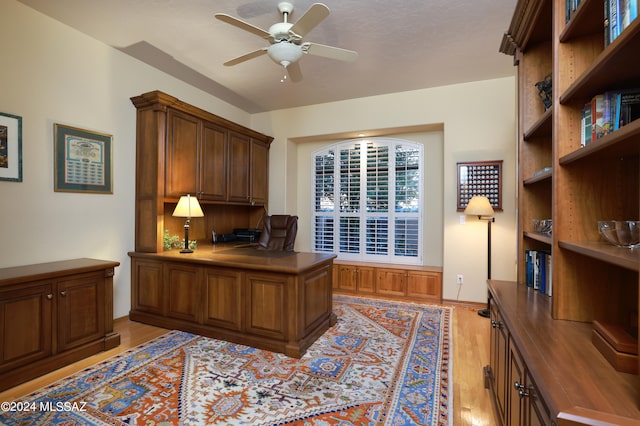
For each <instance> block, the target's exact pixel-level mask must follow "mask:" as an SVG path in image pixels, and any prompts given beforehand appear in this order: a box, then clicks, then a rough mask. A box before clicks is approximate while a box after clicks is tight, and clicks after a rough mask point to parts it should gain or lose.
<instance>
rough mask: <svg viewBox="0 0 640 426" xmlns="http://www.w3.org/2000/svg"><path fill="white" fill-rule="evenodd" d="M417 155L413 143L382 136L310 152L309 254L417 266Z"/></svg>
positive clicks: (419, 160)
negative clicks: (313, 252) (315, 253)
mask: <svg viewBox="0 0 640 426" xmlns="http://www.w3.org/2000/svg"><path fill="white" fill-rule="evenodd" d="M422 152H423V148H422V145H421V144H419V143H415V142H411V141H407V140H399V139H384V138H380V139H373V140H372V139H368V140H352V141H346V142H341V143H338V144H334V145H331V146H329V147H325V148H323V149H321V150H319V151H316V152H314V153H313V184H314V188H313V204H314V208H313V221H312V238H313V241H312V247H313V250H314V251H315V252H327V253H336V254H337V255H338V257H339V258H340V259H345V260H347V259H350V260H366V261H378V262H388V263H413V264H420V263H421V261H422V232H421V229H422V223H421V221H422V201H421V200H422V191H423V188H422V186H423V185H422V178H421V176H422V168H423V154H422Z"/></svg>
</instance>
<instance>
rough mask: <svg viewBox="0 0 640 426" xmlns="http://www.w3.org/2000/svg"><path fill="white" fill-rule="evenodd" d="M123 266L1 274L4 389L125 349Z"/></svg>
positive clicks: (85, 264)
mask: <svg viewBox="0 0 640 426" xmlns="http://www.w3.org/2000/svg"><path fill="white" fill-rule="evenodd" d="M118 265H119V263H118V262H109V261H102V260H93V259H76V260H69V261H61V262H51V263H43V264H38V265H29V266H21V267H13V268H4V269H0V375H1V376H2V380H1V381H0V389H7V388H9V387H12V386H15V385H16V384H19V383H22V382H26V381H27V380H30V379H32V378H34V377H37V376H39V375H42V374H44V373H47V372H49V371H52V370H55V369H57V368H60V367H62V366H63V365H66V364H70V363H72V362H75V361H78V360H80V359H82V358H85V357H87V356H89V355H93V354H95V353H98V352H100V351H103V350H107V349H111V348H114V347H116V346H118V345H119V344H120V335H119V334H117V333H114V332H113V274H114V268H115V267H116V266H118Z"/></svg>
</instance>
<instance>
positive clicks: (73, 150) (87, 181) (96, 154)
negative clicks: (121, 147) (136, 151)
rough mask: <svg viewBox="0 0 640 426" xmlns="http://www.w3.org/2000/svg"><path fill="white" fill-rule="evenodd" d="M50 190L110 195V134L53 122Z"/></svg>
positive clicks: (111, 190) (111, 192)
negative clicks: (52, 161)
mask: <svg viewBox="0 0 640 426" xmlns="http://www.w3.org/2000/svg"><path fill="white" fill-rule="evenodd" d="M53 133H54V145H55V146H54V168H53V170H54V171H53V173H54V190H55V191H56V192H92V193H101V194H113V188H112V164H111V140H112V136H111V135H107V134H104V133H97V132H93V131H90V130H83V129H78V128H76V127H69V126H65V125H62V124H54V132H53Z"/></svg>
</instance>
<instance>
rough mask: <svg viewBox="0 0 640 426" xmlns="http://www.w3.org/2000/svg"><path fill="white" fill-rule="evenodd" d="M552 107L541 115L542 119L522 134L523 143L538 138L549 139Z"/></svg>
mask: <svg viewBox="0 0 640 426" xmlns="http://www.w3.org/2000/svg"><path fill="white" fill-rule="evenodd" d="M552 113H553V107H552V108H549V109H548V110H546V111H545V112H544V114H542V117H540V119H539V120H538V121H536V122H535V123H533V125H532V126H531V127H530V128H529V129H528V130H527V131H526V132H524V134H523V136H522V139H523V140H525V141H531V140H533V139H535V138H540V137H551V128H552V126H551V124H552V122H553V121H552V117H553V114H552Z"/></svg>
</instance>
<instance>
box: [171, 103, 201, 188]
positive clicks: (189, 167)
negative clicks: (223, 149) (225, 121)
mask: <svg viewBox="0 0 640 426" xmlns="http://www.w3.org/2000/svg"><path fill="white" fill-rule="evenodd" d="M199 132H200V121H199V120H198V119H197V118H195V117H192V116H190V115H188V114H184V113H181V112H179V111H174V110H172V109H169V110H168V112H167V146H166V176H165V196H166V197H170V198H173V197H180V196H181V195H185V194H196V193H197V190H198V173H199V171H198V166H197V164H198V140H199V138H200V135H199Z"/></svg>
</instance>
